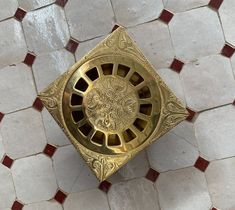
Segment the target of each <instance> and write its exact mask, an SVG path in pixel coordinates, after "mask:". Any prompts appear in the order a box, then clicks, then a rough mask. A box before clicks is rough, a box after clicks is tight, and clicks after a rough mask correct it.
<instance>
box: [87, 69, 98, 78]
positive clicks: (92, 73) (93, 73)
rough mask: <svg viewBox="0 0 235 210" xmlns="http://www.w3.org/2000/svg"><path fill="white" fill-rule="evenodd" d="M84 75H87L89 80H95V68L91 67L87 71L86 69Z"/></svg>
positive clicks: (96, 73) (96, 75)
mask: <svg viewBox="0 0 235 210" xmlns="http://www.w3.org/2000/svg"><path fill="white" fill-rule="evenodd" d="M86 75H87V76H88V77H89V79H90V80H91V81H94V80H96V79H97V78H98V77H99V75H98V72H97V69H96V68H93V69H90V70H89V71H87V72H86Z"/></svg>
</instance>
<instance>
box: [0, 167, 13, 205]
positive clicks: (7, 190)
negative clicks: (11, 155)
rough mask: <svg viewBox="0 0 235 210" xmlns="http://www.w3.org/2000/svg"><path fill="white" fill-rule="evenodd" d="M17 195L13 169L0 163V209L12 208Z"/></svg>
mask: <svg viewBox="0 0 235 210" xmlns="http://www.w3.org/2000/svg"><path fill="white" fill-rule="evenodd" d="M15 197H16V195H15V190H14V185H13V181H12V176H11V171H10V170H9V169H8V168H7V167H5V166H3V165H2V164H0V209H5V208H10V207H11V206H12V204H13V202H14V200H15Z"/></svg>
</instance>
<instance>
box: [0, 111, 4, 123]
mask: <svg viewBox="0 0 235 210" xmlns="http://www.w3.org/2000/svg"><path fill="white" fill-rule="evenodd" d="M3 117H4V114H3V113H2V112H0V122H1V121H2V118H3Z"/></svg>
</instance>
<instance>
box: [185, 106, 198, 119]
mask: <svg viewBox="0 0 235 210" xmlns="http://www.w3.org/2000/svg"><path fill="white" fill-rule="evenodd" d="M186 109H187V111H188V113H189V115H188V117H187V118H186V120H187V121H190V122H191V121H192V120H193V118H194V117H195V115H196V112H194V111H193V110H192V109H190V108H188V107H187V108H186Z"/></svg>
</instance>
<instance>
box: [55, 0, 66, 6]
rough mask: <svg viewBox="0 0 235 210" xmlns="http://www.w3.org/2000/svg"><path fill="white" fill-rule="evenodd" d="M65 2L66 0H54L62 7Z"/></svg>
mask: <svg viewBox="0 0 235 210" xmlns="http://www.w3.org/2000/svg"><path fill="white" fill-rule="evenodd" d="M67 2H68V0H56V2H55V3H56V4H57V5H59V6H61V7H64V6H65V4H66V3H67Z"/></svg>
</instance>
